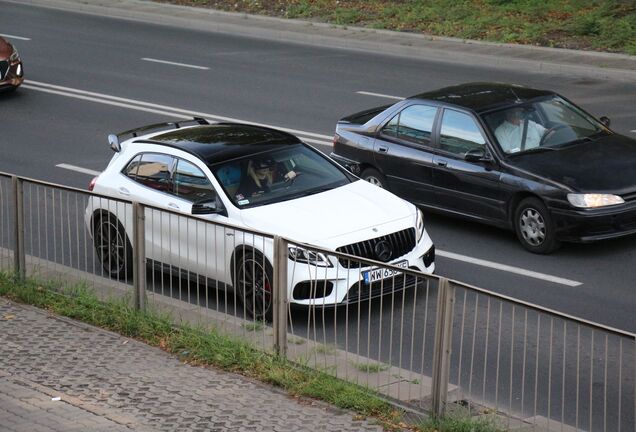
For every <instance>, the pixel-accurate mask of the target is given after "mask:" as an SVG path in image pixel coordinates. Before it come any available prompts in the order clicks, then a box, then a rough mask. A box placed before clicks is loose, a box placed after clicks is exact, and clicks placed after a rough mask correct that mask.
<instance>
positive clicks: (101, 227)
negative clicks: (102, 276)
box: [93, 213, 133, 280]
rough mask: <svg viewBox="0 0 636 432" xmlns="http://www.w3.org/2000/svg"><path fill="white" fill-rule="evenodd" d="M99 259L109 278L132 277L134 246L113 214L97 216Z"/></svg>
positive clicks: (96, 228)
mask: <svg viewBox="0 0 636 432" xmlns="http://www.w3.org/2000/svg"><path fill="white" fill-rule="evenodd" d="M93 244H94V246H95V250H96V252H97V258H98V259H99V261H100V262H101V263H102V267H103V268H104V271H105V272H106V274H108V276H110V277H111V278H113V279H120V280H127V279H129V278H130V277H131V276H132V263H133V255H132V246H131V244H130V241H129V240H128V236H127V235H126V231H125V230H124V227H123V226H122V224H121V223H120V222H119V220H117V217H115V215H113V214H110V213H108V214H102V215H100V216H97V217H96V219H95V223H94V226H93Z"/></svg>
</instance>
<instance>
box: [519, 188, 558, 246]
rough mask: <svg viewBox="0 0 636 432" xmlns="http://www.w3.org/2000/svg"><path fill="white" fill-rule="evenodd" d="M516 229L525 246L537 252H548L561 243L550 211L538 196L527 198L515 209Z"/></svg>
mask: <svg viewBox="0 0 636 432" xmlns="http://www.w3.org/2000/svg"><path fill="white" fill-rule="evenodd" d="M514 223H515V231H516V233H517V237H518V238H519V241H520V242H521V244H522V245H523V247H524V248H526V249H527V250H529V251H530V252H533V253H537V254H548V253H550V252H553V251H554V250H556V249H557V248H558V247H559V246H560V243H559V241H558V240H557V239H556V232H555V228H554V224H553V222H552V218H551V217H550V213H549V212H548V209H547V208H546V207H545V205H544V204H543V203H542V202H541V201H540V200H539V199H537V198H526V199H524V200H523V201H521V202H520V203H519V205H518V206H517V209H516V211H515V220H514Z"/></svg>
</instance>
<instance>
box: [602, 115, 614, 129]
mask: <svg viewBox="0 0 636 432" xmlns="http://www.w3.org/2000/svg"><path fill="white" fill-rule="evenodd" d="M599 120H600V121H601V123H603V124H604V125H605V127H610V124H611V123H612V121H611V120H610V119H609V117H607V116H603V117H601V118H600V119H599Z"/></svg>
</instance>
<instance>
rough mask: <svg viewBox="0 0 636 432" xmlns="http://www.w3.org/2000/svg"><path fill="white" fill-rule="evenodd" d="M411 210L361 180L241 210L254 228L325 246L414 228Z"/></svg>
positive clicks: (411, 207)
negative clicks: (297, 197) (293, 198)
mask: <svg viewBox="0 0 636 432" xmlns="http://www.w3.org/2000/svg"><path fill="white" fill-rule="evenodd" d="M414 215H415V206H413V205H412V204H410V203H408V202H406V201H404V200H402V199H401V198H398V197H397V196H395V195H393V194H392V193H390V192H388V191H386V190H384V189H380V188H378V187H377V186H373V185H372V184H370V183H368V182H365V181H362V180H359V181H356V182H353V183H350V184H348V185H345V186H341V187H338V188H335V189H331V190H329V191H326V192H322V193H318V194H314V195H310V196H306V197H303V198H299V199H295V200H289V201H283V202H280V203H276V204H270V205H265V206H261V207H254V208H250V209H246V210H243V211H242V212H241V216H242V219H243V223H244V224H245V225H247V226H249V227H251V228H253V229H256V230H259V231H264V232H271V233H276V234H278V235H282V236H284V237H287V238H289V239H293V240H297V241H299V242H303V243H311V244H315V245H317V246H322V247H325V248H330V249H335V248H337V247H338V246H342V245H344V244H349V243H354V242H357V241H361V240H363V239H371V238H375V237H379V236H382V235H386V234H389V233H392V232H395V231H398V230H402V229H405V228H408V227H413V226H414V224H415V216H414Z"/></svg>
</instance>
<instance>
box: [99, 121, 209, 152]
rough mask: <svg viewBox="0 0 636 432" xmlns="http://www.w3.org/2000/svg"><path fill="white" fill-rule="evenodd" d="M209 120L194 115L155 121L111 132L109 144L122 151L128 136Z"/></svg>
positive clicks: (204, 123) (115, 150) (115, 149)
mask: <svg viewBox="0 0 636 432" xmlns="http://www.w3.org/2000/svg"><path fill="white" fill-rule="evenodd" d="M209 124H210V122H208V121H207V120H206V119H204V118H203V117H193V118H192V119H188V120H181V121H174V122H164V123H155V124H151V125H148V126H142V127H139V128H135V129H130V130H127V131H124V132H120V133H118V134H110V135H108V144H109V145H110V148H111V149H112V150H113V151H114V152H117V153H119V152H120V151H121V141H123V140H126V139H128V138H135V137H137V136H139V135H144V134H147V133H149V132H151V131H153V130H160V129H179V128H181V127H183V126H191V125H209Z"/></svg>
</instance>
